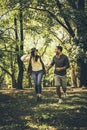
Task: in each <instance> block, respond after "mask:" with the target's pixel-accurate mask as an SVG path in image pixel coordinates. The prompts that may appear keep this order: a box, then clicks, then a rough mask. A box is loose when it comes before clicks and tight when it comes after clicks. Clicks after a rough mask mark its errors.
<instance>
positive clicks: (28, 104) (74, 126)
mask: <svg viewBox="0 0 87 130" xmlns="http://www.w3.org/2000/svg"><path fill="white" fill-rule="evenodd" d="M67 94H68V95H67V97H66V98H65V99H64V102H63V103H62V104H58V98H57V95H56V92H55V88H51V89H49V88H44V89H43V99H42V101H41V102H38V103H37V102H36V96H35V93H34V90H33V89H24V90H16V89H15V90H14V89H10V90H0V130H87V89H84V90H82V89H81V88H79V89H73V90H68V93H67Z"/></svg>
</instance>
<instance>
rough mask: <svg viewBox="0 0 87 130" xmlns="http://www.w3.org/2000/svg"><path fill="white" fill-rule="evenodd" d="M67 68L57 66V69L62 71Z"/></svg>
mask: <svg viewBox="0 0 87 130" xmlns="http://www.w3.org/2000/svg"><path fill="white" fill-rule="evenodd" d="M65 69H66V67H57V68H56V70H57V71H61V70H65Z"/></svg>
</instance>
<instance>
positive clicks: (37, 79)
mask: <svg viewBox="0 0 87 130" xmlns="http://www.w3.org/2000/svg"><path fill="white" fill-rule="evenodd" d="M32 77H33V80H34V84H35V91H36V94H41V91H42V87H41V80H42V77H43V70H40V71H33V72H32Z"/></svg>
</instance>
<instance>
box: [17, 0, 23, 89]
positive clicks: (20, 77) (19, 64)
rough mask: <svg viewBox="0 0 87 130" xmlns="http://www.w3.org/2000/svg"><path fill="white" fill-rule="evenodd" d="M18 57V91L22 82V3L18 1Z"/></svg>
mask: <svg viewBox="0 0 87 130" xmlns="http://www.w3.org/2000/svg"><path fill="white" fill-rule="evenodd" d="M19 15H20V55H18V58H17V60H18V67H19V73H18V84H17V86H18V89H22V88H23V87H22V81H23V71H24V69H23V62H22V61H21V59H20V57H21V56H22V55H23V41H24V38H23V12H22V3H21V1H20V14H19Z"/></svg>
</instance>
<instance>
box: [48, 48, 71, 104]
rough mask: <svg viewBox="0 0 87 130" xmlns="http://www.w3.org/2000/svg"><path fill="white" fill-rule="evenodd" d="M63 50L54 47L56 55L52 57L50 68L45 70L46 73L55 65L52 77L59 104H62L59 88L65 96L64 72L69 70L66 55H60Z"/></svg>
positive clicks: (65, 81) (65, 80) (65, 79)
mask: <svg viewBox="0 0 87 130" xmlns="http://www.w3.org/2000/svg"><path fill="white" fill-rule="evenodd" d="M62 50H63V48H62V47H61V46H56V49H55V52H56V55H55V56H54V57H53V60H52V62H51V64H50V66H49V67H48V69H47V72H48V71H49V70H50V68H51V67H52V66H53V65H55V71H54V77H55V86H56V89H57V94H58V96H59V103H62V99H61V91H60V87H61V86H62V89H63V92H64V94H65V95H66V86H67V78H66V70H67V69H68V68H69V60H68V57H67V56H66V55H64V54H63V53H62Z"/></svg>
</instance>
